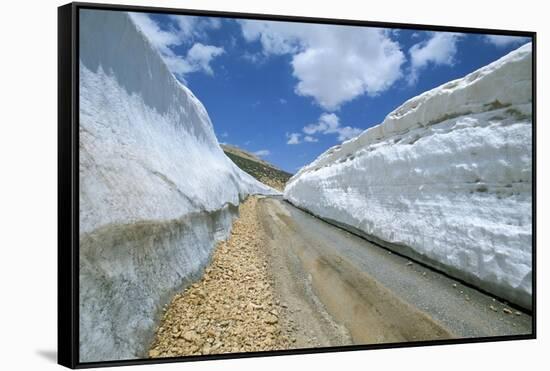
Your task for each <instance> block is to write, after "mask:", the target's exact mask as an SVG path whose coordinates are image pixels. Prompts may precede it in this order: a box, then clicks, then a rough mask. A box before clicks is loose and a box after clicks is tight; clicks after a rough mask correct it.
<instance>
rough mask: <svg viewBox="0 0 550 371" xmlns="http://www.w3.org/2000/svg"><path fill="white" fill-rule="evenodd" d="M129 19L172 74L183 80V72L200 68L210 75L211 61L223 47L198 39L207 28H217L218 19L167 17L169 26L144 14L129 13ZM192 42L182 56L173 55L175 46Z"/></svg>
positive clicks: (218, 25)
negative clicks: (151, 45)
mask: <svg viewBox="0 0 550 371" xmlns="http://www.w3.org/2000/svg"><path fill="white" fill-rule="evenodd" d="M129 14H130V18H131V19H132V20H133V22H134V23H135V24H136V26H138V28H139V29H140V30H141V31H142V32H143V34H144V35H145V36H146V37H147V39H149V41H150V42H151V44H153V46H154V47H155V48H156V49H157V50H158V51H159V53H160V55H161V56H162V58H163V60H164V62H165V63H166V65H167V66H168V68H169V69H170V71H171V72H172V73H174V74H175V75H177V76H178V77H180V78H182V79H184V78H185V75H186V74H188V73H192V72H199V71H202V72H204V73H206V74H209V75H213V71H212V67H211V66H210V62H211V61H212V60H213V59H214V58H215V57H217V56H220V55H222V54H223V53H224V49H223V48H220V47H217V46H213V45H205V44H204V43H202V42H201V41H200V40H202V41H204V40H205V39H206V31H207V30H209V29H215V28H219V27H220V25H221V23H220V20H219V19H217V18H201V17H192V16H170V17H168V19H170V20H171V21H172V23H170V28H168V29H162V28H161V27H160V26H159V24H158V23H157V22H155V21H154V20H153V19H152V18H151V17H150V16H149V15H148V14H146V13H129ZM180 45H185V46H188V45H191V46H190V47H189V49H188V50H187V54H186V55H185V56H182V55H179V54H176V53H175V52H174V50H173V48H174V47H176V46H180Z"/></svg>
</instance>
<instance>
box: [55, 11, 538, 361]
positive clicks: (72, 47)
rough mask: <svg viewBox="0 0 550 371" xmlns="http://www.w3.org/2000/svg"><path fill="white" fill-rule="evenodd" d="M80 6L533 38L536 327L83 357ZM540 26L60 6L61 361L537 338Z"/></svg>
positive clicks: (211, 357) (209, 357)
mask: <svg viewBox="0 0 550 371" xmlns="http://www.w3.org/2000/svg"><path fill="white" fill-rule="evenodd" d="M81 9H95V10H112V11H132V12H147V13H169V14H176V15H194V16H208V17H224V18H240V19H256V20H276V21H286V22H301V23H316V24H337V25H350V26H368V27H384V28H400V29H411V30H423V31H426V30H429V31H446V32H460V33H485V34H492V35H508V36H523V37H531V38H532V40H533V41H532V53H533V58H532V73H533V84H532V97H533V123H532V138H533V141H532V154H533V173H532V174H533V182H532V196H533V203H532V217H533V223H532V267H533V276H532V277H533V286H532V287H533V307H532V308H533V309H532V333H531V334H528V335H510V336H495V337H480V338H465V339H449V340H430V341H414V342H403V343H391V344H371V345H353V346H338V347H324V348H307V349H293V350H281V351H262V352H252V353H230V354H219V355H204V356H185V357H173V358H160V359H158V358H157V359H132V360H116V361H101V362H90V363H81V362H80V361H79V306H78V298H79V285H78V284H79V275H78V268H79V237H78V236H79V176H78V175H79V168H78V166H79V146H78V143H79V138H78V127H79V101H78V97H79V94H78V89H79V68H78V65H79V62H78V61H79V55H78V49H79V45H78V43H79V37H78V32H79V17H78V15H79V11H80V10H81ZM536 36H537V34H536V32H532V31H512V30H496V29H489V28H465V27H455V26H441V25H423V24H413V23H391V22H378V21H377V22H373V21H363V20H348V19H330V18H314V17H301V16H285V15H272V14H254V13H236V12H225V11H204V10H192V9H173V8H160V7H145V6H130V5H111V4H97V3H78V2H77V3H70V4H67V5H63V6H60V7H59V8H58V363H59V364H60V365H63V366H66V367H69V368H90V367H99V366H101V367H106V366H124V365H138V364H158V363H169V362H189V361H204V360H214V359H231V358H245V357H265V356H280V355H296V354H310V353H324V352H343V351H353V350H370V349H387V348H401V347H419V346H433V345H449V344H465V343H481V342H496V341H509V340H526V339H536V337H537V326H536V324H537V302H536V298H537V294H536V293H537V286H536V283H537V279H536V276H537V271H536V256H537V254H536V252H537V249H536V220H537V218H536V199H537V198H536V153H537V152H536V121H537V109H536V108H537V106H536V104H537V100H536V81H537V79H536V72H537V70H536V60H537V57H536V50H537V41H536Z"/></svg>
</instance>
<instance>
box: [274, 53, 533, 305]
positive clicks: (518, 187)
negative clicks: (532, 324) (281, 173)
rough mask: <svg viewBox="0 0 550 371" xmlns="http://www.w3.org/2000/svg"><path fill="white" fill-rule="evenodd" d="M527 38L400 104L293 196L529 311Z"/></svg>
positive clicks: (320, 163)
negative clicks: (491, 59)
mask: <svg viewBox="0 0 550 371" xmlns="http://www.w3.org/2000/svg"><path fill="white" fill-rule="evenodd" d="M531 66H532V65H531V44H526V45H524V46H522V47H520V48H519V49H517V50H515V51H513V52H512V53H510V54H508V55H506V56H504V57H503V58H501V59H499V60H497V61H495V62H494V63H491V64H489V65H487V66H485V67H483V68H481V69H479V70H477V71H475V72H473V73H471V74H469V75H467V76H465V77H464V78H461V79H458V80H454V81H450V82H448V83H446V84H444V85H442V86H440V87H437V88H435V89H433V90H430V91H428V92H425V93H423V94H421V95H419V96H417V97H415V98H412V99H410V100H408V101H407V102H405V103H404V104H403V105H402V106H400V107H399V108H397V109H396V110H395V111H393V112H391V113H390V114H389V115H388V116H387V117H386V118H385V120H384V121H383V122H382V123H381V124H380V125H377V126H375V127H372V128H370V129H367V130H366V131H364V132H363V133H362V134H361V135H359V136H358V137H356V138H354V139H351V140H349V141H347V142H344V143H342V144H341V145H339V146H335V147H333V148H331V149H329V150H328V151H326V152H325V153H324V154H322V155H321V156H319V157H318V158H317V159H316V160H315V161H314V162H312V163H311V164H309V165H307V166H305V167H304V168H302V169H301V170H300V171H299V172H298V173H297V174H296V175H295V176H294V177H293V178H291V179H290V180H289V182H288V183H287V186H286V188H285V191H284V197H285V198H286V199H287V200H288V201H290V202H291V203H293V204H294V205H296V206H298V207H300V208H303V209H306V210H309V211H310V212H311V213H313V214H315V215H317V216H319V217H321V218H324V219H326V220H329V221H331V222H334V223H336V224H339V225H340V226H342V227H344V228H347V229H348V230H351V231H353V232H356V233H359V234H362V235H364V236H365V237H367V238H368V239H371V240H374V241H375V242H378V243H379V244H382V245H385V246H386V247H388V248H390V249H393V250H394V251H397V252H399V253H402V254H405V255H407V256H409V257H411V258H414V259H417V260H420V261H423V262H424V263H427V264H429V265H431V266H433V267H435V268H437V269H440V270H442V271H444V272H446V273H448V274H450V275H452V276H454V277H457V278H459V279H462V280H464V281H465V282H468V283H471V284H473V285H475V286H477V287H479V288H482V289H484V290H486V291H488V292H491V293H493V294H495V295H497V296H499V297H502V298H504V299H507V300H508V301H510V302H513V303H515V304H518V305H520V306H522V307H524V308H527V309H530V308H531V305H532V304H531V303H532V300H531V289H532V288H531V283H532V266H531V250H532V225H531V222H532V198H531V197H532V195H531V190H532V146H531V144H532V135H531V133H532V126H531V120H532V112H531V111H532V93H531V83H532V82H531V81H532V71H531V68H532V67H531Z"/></svg>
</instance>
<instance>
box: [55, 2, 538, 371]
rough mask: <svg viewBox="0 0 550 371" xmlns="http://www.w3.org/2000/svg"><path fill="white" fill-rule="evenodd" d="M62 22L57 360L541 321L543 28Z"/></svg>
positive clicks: (473, 337)
mask: <svg viewBox="0 0 550 371" xmlns="http://www.w3.org/2000/svg"><path fill="white" fill-rule="evenodd" d="M58 20H59V31H58V35H59V43H58V45H59V53H58V54H59V64H58V65H59V71H58V73H59V87H58V94H59V98H58V102H59V109H58V112H59V183H58V189H59V214H58V215H59V216H58V218H59V247H58V254H59V255H58V261H59V264H58V266H59V276H58V286H59V287H58V290H59V319H58V323H59V330H58V331H59V334H58V338H59V353H58V354H59V363H60V364H62V365H65V366H68V367H71V368H81V367H97V366H110V365H129V364H138V363H139V364H142V363H159V362H174V361H198V360H205V359H214V358H234V357H249V356H275V355H284V354H299V353H312V352H326V351H331V352H334V351H348V350H357V349H375V348H391V347H403V346H426V345H437V344H458V343H467V342H479V341H500V340H515V339H533V338H535V336H536V327H535V318H536V305H535V304H536V301H535V299H536V295H535V292H536V290H535V288H536V285H535V284H536V282H535V257H536V254H535V252H536V250H535V247H536V246H535V224H536V223H535V197H536V193H535V166H534V164H535V157H534V155H535V148H534V146H535V119H536V107H535V103H536V99H535V98H536V97H535V83H536V78H535V68H534V66H535V61H536V58H535V56H536V41H535V36H536V35H535V33H534V32H526V31H517V30H514V31H512V30H494V29H470V28H458V27H447V26H430V25H416V24H413V23H414V19H411V20H410V21H411V22H413V23H411V24H395V23H384V22H368V21H362V20H340V19H318V18H306V17H291V16H280V15H277V16H275V15H263V14H246V13H227V12H217V11H198V10H182V9H163V8H153V7H133V6H126V5H124V6H122V5H100V4H85V3H71V4H67V5H65V6H62V7H60V8H59V12H58ZM488 26H489V25H488Z"/></svg>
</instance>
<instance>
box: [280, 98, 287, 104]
mask: <svg viewBox="0 0 550 371" xmlns="http://www.w3.org/2000/svg"><path fill="white" fill-rule="evenodd" d="M279 103H281V104H286V103H287V101H286V99H285V98H279Z"/></svg>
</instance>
